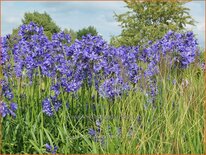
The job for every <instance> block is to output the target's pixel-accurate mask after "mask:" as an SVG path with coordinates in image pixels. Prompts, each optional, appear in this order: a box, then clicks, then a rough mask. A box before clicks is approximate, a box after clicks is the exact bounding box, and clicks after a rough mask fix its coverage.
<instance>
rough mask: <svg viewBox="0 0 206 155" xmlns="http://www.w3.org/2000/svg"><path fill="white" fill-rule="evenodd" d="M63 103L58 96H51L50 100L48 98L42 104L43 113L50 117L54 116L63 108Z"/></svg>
mask: <svg viewBox="0 0 206 155" xmlns="http://www.w3.org/2000/svg"><path fill="white" fill-rule="evenodd" d="M61 106H62V103H61V101H60V100H58V98H57V96H51V97H50V98H46V99H44V100H43V102H42V107H43V113H45V114H46V115H48V116H53V115H54V112H58V110H59V109H60V108H61Z"/></svg>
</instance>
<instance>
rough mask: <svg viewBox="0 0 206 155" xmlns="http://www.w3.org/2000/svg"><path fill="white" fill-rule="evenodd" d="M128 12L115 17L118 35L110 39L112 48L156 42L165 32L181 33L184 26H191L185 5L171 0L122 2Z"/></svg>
mask: <svg viewBox="0 0 206 155" xmlns="http://www.w3.org/2000/svg"><path fill="white" fill-rule="evenodd" d="M124 1H125V2H126V4H127V8H128V9H129V11H128V12H126V13H123V14H119V15H117V14H115V19H116V20H117V21H118V22H119V23H120V25H121V27H122V32H121V34H120V35H119V36H117V37H113V38H112V40H111V44H113V45H115V46H120V45H126V46H132V45H140V46H141V45H143V44H145V43H148V41H155V40H157V39H160V38H161V37H162V36H163V35H164V34H165V33H166V32H167V31H169V30H173V31H183V30H185V29H186V25H188V24H189V25H194V23H195V21H194V19H193V18H192V17H191V16H190V15H189V12H188V11H189V9H188V8H186V7H184V6H183V5H184V4H185V3H186V2H180V1H178V0H173V1H156V2H155V1H154V0H152V1H142V0H124Z"/></svg>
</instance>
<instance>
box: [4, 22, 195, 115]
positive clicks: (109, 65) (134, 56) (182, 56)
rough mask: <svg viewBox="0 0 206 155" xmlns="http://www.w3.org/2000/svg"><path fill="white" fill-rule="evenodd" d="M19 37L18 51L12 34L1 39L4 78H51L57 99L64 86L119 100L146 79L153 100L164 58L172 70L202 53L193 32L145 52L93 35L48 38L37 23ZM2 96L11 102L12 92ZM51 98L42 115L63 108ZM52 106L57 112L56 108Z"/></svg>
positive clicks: (173, 35) (173, 34)
mask: <svg viewBox="0 0 206 155" xmlns="http://www.w3.org/2000/svg"><path fill="white" fill-rule="evenodd" d="M18 35H19V36H18V37H17V38H18V39H17V40H16V41H15V44H14V45H13V47H11V46H10V45H9V41H10V37H9V35H7V36H5V37H3V39H2V43H1V44H2V45H1V46H2V48H3V50H2V57H1V64H2V66H3V71H4V76H5V78H8V77H9V75H10V74H12V75H14V74H15V75H16V76H17V77H19V78H21V77H24V76H27V77H29V79H30V80H31V82H32V80H33V77H34V76H44V77H48V78H52V81H53V83H52V87H51V90H53V91H54V92H55V96H58V95H59V94H60V88H62V89H63V90H64V91H65V92H68V93H69V92H76V91H78V90H79V89H80V88H82V87H87V88H91V87H94V88H95V89H96V90H97V91H98V92H99V94H100V95H101V96H102V97H105V98H115V97H117V96H121V95H122V94H124V93H125V92H127V91H128V90H132V87H133V86H134V85H135V84H138V83H139V82H142V81H144V82H145V83H148V85H149V86H148V87H147V91H148V92H147V94H150V95H151V100H154V98H155V95H156V94H157V93H158V91H157V84H156V83H155V78H154V76H155V75H157V73H158V72H159V70H160V67H161V65H159V64H160V62H161V60H162V59H164V61H166V63H168V64H170V65H171V66H173V67H175V66H178V67H179V66H180V67H182V68H186V67H188V65H189V64H191V63H192V62H194V60H195V57H196V56H197V54H198V52H199V51H198V45H197V40H196V39H195V36H194V34H193V33H192V32H186V33H176V32H173V31H169V32H168V33H167V34H166V35H165V36H164V37H163V38H162V39H160V40H157V41H156V42H154V43H152V42H150V43H149V44H148V45H146V46H145V47H144V48H143V49H140V48H139V46H132V47H124V46H122V47H118V48H116V47H113V46H111V45H109V44H108V43H107V42H105V41H104V40H103V39H102V37H101V36H91V35H87V36H84V37H83V38H82V40H75V42H74V43H73V44H71V37H70V36H69V35H68V34H65V33H64V32H60V33H57V34H53V36H52V39H51V40H49V39H48V38H47V37H46V35H45V34H44V29H43V27H39V26H37V25H36V24H35V23H33V22H31V23H30V24H28V25H22V26H21V27H20V30H19V33H18ZM13 62H14V63H13ZM11 64H13V66H12V65H11ZM142 64H143V65H142ZM152 81H153V82H152ZM3 92H4V94H5V97H6V98H8V99H12V97H13V96H12V93H11V91H10V89H9V88H6V87H4V90H3ZM52 100H54V99H52V98H50V97H47V98H46V99H45V100H44V101H43V102H42V105H43V111H44V113H46V114H47V115H49V116H52V115H53V112H54V110H55V111H58V109H59V107H61V106H60V102H56V101H55V103H53V102H54V101H52ZM152 102H153V101H152ZM57 103H58V104H57ZM52 104H53V106H54V107H56V108H54V109H52V106H51V105H52Z"/></svg>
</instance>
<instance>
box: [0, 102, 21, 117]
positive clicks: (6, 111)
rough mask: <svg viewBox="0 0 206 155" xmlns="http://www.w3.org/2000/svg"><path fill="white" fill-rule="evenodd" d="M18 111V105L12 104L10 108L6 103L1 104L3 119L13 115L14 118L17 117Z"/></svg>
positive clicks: (0, 109)
mask: <svg viewBox="0 0 206 155" xmlns="http://www.w3.org/2000/svg"><path fill="white" fill-rule="evenodd" d="M16 110H17V104H16V103H11V104H10V105H9V106H8V105H7V104H6V103H4V102H0V114H1V115H2V117H6V116H7V115H11V116H13V117H16V114H15V111H16Z"/></svg>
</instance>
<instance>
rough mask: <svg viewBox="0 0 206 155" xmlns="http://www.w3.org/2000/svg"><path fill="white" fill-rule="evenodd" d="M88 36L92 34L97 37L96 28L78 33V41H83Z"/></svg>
mask: <svg viewBox="0 0 206 155" xmlns="http://www.w3.org/2000/svg"><path fill="white" fill-rule="evenodd" d="M87 34H91V35H92V36H96V35H97V34H98V32H97V30H96V28H95V27H94V26H89V27H86V28H83V29H81V30H79V31H77V39H79V40H81V39H82V36H86V35H87Z"/></svg>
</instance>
